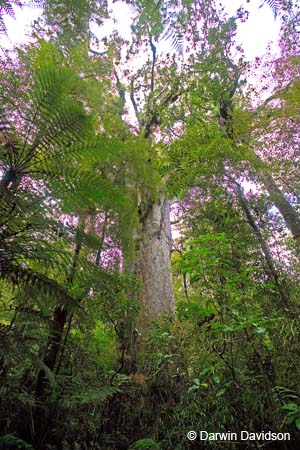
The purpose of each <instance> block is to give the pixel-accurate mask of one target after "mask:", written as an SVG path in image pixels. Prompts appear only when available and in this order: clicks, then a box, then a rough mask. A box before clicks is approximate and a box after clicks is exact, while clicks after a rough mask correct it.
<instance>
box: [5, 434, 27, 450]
mask: <svg viewBox="0 0 300 450" xmlns="http://www.w3.org/2000/svg"><path fill="white" fill-rule="evenodd" d="M1 443H2V444H4V445H8V446H10V445H13V446H14V447H17V448H19V449H25V450H34V448H33V447H32V445H30V444H28V442H26V441H23V439H20V438H18V437H17V436H14V435H13V434H5V435H3V436H0V444H1Z"/></svg>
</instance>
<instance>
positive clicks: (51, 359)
mask: <svg viewBox="0 0 300 450" xmlns="http://www.w3.org/2000/svg"><path fill="white" fill-rule="evenodd" d="M84 223H85V220H81V223H80V224H79V225H78V227H77V230H76V236H75V245H74V252H73V256H72V262H71V265H70V269H69V273H68V275H67V279H66V281H67V284H68V285H69V286H71V285H72V283H73V280H74V276H75V273H76V267H77V262H78V257H79V253H80V250H81V246H82V232H83V227H84ZM67 317H68V310H67V308H66V307H65V306H61V305H57V306H56V307H55V309H54V313H53V318H52V322H51V326H50V333H49V336H48V340H47V344H46V351H45V354H44V358H43V363H44V364H45V365H46V366H47V367H48V368H49V369H50V370H51V371H53V369H54V367H55V363H56V361H57V358H58V355H59V352H60V350H61V345H62V344H61V343H62V336H63V332H64V327H65V324H66V322H67ZM48 388H49V383H48V380H47V377H46V372H45V370H44V369H41V370H40V371H39V373H38V378H37V385H36V397H37V398H43V397H44V396H45V395H46V393H47V389H48Z"/></svg>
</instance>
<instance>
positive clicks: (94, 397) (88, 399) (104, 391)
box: [64, 384, 121, 406]
mask: <svg viewBox="0 0 300 450" xmlns="http://www.w3.org/2000/svg"><path fill="white" fill-rule="evenodd" d="M72 389H74V386H73V387H71V389H70V388H69V389H66V395H65V397H64V403H65V404H66V405H67V406H75V405H83V404H89V405H90V404H92V405H97V404H100V403H103V402H104V401H105V400H107V398H108V397H111V396H112V395H114V394H116V393H118V392H121V391H120V389H119V388H117V387H115V386H106V387H102V388H98V389H95V388H94V389H93V388H87V389H84V387H83V386H82V385H80V384H79V386H78V388H77V386H75V389H74V392H72ZM77 389H78V391H77Z"/></svg>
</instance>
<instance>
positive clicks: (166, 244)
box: [136, 193, 175, 335]
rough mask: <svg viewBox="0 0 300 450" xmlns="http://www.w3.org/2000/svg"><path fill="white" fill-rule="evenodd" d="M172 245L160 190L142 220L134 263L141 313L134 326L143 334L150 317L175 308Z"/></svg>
mask: <svg viewBox="0 0 300 450" xmlns="http://www.w3.org/2000/svg"><path fill="white" fill-rule="evenodd" d="M171 245H172V237H171V225H170V206H169V202H168V200H166V199H165V198H164V195H163V194H162V193H161V194H160V198H159V200H157V201H155V202H154V203H153V204H151V205H150V206H149V207H148V210H147V213H146V214H145V216H144V218H143V219H142V231H141V240H140V243H139V251H138V260H137V264H136V267H137V277H138V279H139V281H140V290H139V295H138V304H139V308H140V312H139V317H138V320H137V325H136V327H137V330H138V332H139V333H140V334H142V335H144V334H147V328H148V325H149V324H150V323H151V322H153V320H155V319H158V318H161V317H162V316H163V315H164V314H173V313H174V311H175V299H174V290H173V278H172V269H171V259H170V254H171Z"/></svg>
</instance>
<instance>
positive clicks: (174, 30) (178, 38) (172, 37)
mask: <svg viewBox="0 0 300 450" xmlns="http://www.w3.org/2000/svg"><path fill="white" fill-rule="evenodd" d="M161 40H165V41H167V42H169V43H170V44H171V47H172V49H173V50H175V52H177V53H179V55H181V56H183V46H184V33H183V30H182V29H181V26H180V25H179V24H178V22H177V20H176V17H175V18H168V20H167V23H166V27H165V29H164V32H163V34H162V37H161Z"/></svg>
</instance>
